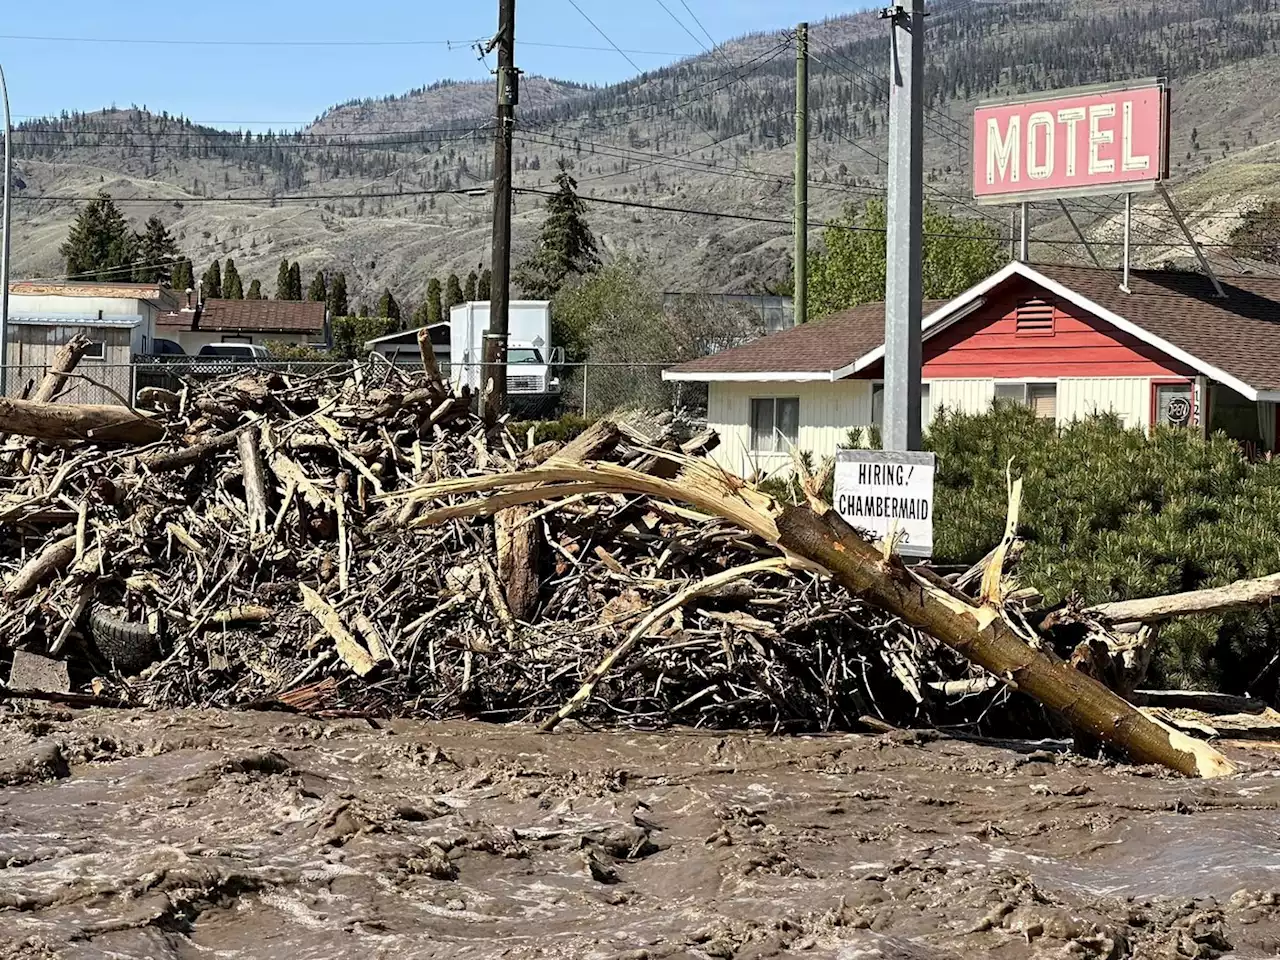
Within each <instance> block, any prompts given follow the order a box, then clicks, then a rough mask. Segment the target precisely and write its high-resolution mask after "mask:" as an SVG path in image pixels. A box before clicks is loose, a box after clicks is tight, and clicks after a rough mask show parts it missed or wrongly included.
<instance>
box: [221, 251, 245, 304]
mask: <svg viewBox="0 0 1280 960" xmlns="http://www.w3.org/2000/svg"><path fill="white" fill-rule="evenodd" d="M222 295H223V296H224V297H226V298H227V299H228V300H243V299H244V281H242V280H241V279H240V271H239V270H237V269H236V262H235V261H234V260H232V259H231V258H230V257H227V265H226V267H225V268H224V269H223V271H222Z"/></svg>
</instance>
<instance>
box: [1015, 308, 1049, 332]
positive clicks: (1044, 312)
mask: <svg viewBox="0 0 1280 960" xmlns="http://www.w3.org/2000/svg"><path fill="white" fill-rule="evenodd" d="M1013 323H1014V331H1015V333H1016V334H1017V335H1018V336H1019V337H1052V336H1053V304H1052V303H1049V302H1048V301H1047V300H1023V301H1022V302H1021V303H1019V304H1018V307H1017V309H1016V310H1015V311H1014V314H1013Z"/></svg>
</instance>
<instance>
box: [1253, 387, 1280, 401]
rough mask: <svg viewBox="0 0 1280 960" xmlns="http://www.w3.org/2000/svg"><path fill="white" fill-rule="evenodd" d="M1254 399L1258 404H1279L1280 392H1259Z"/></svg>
mask: <svg viewBox="0 0 1280 960" xmlns="http://www.w3.org/2000/svg"><path fill="white" fill-rule="evenodd" d="M1255 399H1256V400H1257V402H1258V403H1280V390H1259V391H1258V396H1257V397H1256V398H1255Z"/></svg>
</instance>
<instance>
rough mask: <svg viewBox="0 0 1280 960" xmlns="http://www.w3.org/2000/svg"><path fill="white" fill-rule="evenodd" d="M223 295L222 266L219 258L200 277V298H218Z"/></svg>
mask: <svg viewBox="0 0 1280 960" xmlns="http://www.w3.org/2000/svg"><path fill="white" fill-rule="evenodd" d="M221 297H222V267H221V265H220V264H219V263H218V261H217V260H215V261H213V263H211V264H209V269H208V270H206V271H205V272H204V276H203V277H201V278H200V299H201V300H218V299H220V298H221Z"/></svg>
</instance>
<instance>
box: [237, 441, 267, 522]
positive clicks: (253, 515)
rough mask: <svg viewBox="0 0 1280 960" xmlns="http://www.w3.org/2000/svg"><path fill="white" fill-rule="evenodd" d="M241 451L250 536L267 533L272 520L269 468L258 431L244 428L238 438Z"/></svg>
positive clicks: (238, 446)
mask: <svg viewBox="0 0 1280 960" xmlns="http://www.w3.org/2000/svg"><path fill="white" fill-rule="evenodd" d="M236 447H237V448H238V450H239V453H240V467H241V471H242V473H243V474H244V500H245V504H246V505H247V506H248V508H249V536H251V537H252V536H253V535H254V534H256V533H265V532H266V530H267V525H268V524H269V523H270V522H271V508H270V504H269V503H268V501H267V468H266V467H265V466H264V465H263V462H262V454H261V452H260V451H259V450H258V431H257V430H242V431H240V435H239V436H238V437H237V438H236Z"/></svg>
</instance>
